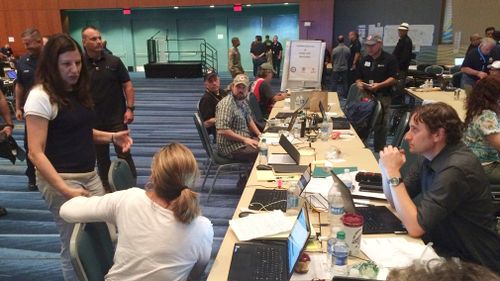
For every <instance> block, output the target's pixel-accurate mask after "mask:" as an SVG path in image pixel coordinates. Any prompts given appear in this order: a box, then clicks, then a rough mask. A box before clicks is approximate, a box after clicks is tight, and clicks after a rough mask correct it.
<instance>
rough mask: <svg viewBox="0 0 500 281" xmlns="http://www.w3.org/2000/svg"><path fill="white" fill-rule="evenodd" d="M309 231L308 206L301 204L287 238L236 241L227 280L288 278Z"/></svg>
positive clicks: (286, 280)
mask: <svg viewBox="0 0 500 281" xmlns="http://www.w3.org/2000/svg"><path fill="white" fill-rule="evenodd" d="M310 233H311V229H310V227H309V218H308V214H307V209H306V208H302V209H301V210H300V212H299V215H298V216H297V220H296V221H295V224H294V225H293V227H292V230H291V231H290V234H289V235H288V238H287V240H286V241H279V240H278V241H272V240H268V241H254V242H240V243H236V244H235V245H234V248H233V256H232V260H231V267H230V268H229V276H228V279H227V280H229V281H253V280H276V281H288V280H290V278H291V277H292V274H293V269H294V267H295V265H296V264H297V261H298V260H299V257H300V255H301V253H302V251H303V250H304V248H305V246H306V244H307V239H308V238H309V235H310Z"/></svg>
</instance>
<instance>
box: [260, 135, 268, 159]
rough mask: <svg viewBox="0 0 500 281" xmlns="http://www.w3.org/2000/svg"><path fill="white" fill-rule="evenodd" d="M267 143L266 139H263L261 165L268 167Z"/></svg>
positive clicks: (261, 143)
mask: <svg viewBox="0 0 500 281" xmlns="http://www.w3.org/2000/svg"><path fill="white" fill-rule="evenodd" d="M267 150H268V147H267V143H266V139H262V140H261V142H260V145H259V164H261V165H267Z"/></svg>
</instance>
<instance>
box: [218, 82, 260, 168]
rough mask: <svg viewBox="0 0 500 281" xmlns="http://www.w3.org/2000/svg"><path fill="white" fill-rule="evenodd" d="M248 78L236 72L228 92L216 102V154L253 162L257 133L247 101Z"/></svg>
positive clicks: (258, 133)
mask: <svg viewBox="0 0 500 281" xmlns="http://www.w3.org/2000/svg"><path fill="white" fill-rule="evenodd" d="M249 85H250V81H249V80H248V77H247V76H246V75H245V74H239V75H237V76H236V77H235V78H234V80H233V83H232V85H231V94H230V95H227V96H226V97H225V98H223V99H222V100H221V101H220V102H219V103H218V104H217V110H216V113H215V127H216V128H217V147H218V151H219V153H221V154H222V155H223V156H225V157H227V158H231V159H237V160H242V161H246V162H254V161H255V158H256V157H257V154H258V152H259V151H258V147H257V146H258V144H259V141H258V140H257V138H255V137H254V136H256V137H259V136H260V135H261V132H260V131H259V129H258V128H257V126H256V125H255V122H254V121H253V116H252V110H251V109H250V106H249V105H248V102H247V96H248V87H249Z"/></svg>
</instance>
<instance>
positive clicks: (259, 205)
mask: <svg viewBox="0 0 500 281" xmlns="http://www.w3.org/2000/svg"><path fill="white" fill-rule="evenodd" d="M286 199H287V198H286V190H282V189H256V190H255V193H254V194H253V197H252V201H250V205H249V206H248V208H249V209H251V210H257V211H266V210H267V211H272V210H281V211H283V212H286Z"/></svg>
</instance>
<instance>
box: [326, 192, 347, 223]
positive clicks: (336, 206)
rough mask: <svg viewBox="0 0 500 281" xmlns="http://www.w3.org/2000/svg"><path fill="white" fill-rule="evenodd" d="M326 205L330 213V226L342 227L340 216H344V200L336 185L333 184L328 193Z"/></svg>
mask: <svg viewBox="0 0 500 281" xmlns="http://www.w3.org/2000/svg"><path fill="white" fill-rule="evenodd" d="M328 204H329V205H330V206H329V209H330V213H329V217H330V226H331V227H335V226H337V227H342V225H343V224H342V220H341V218H342V216H343V215H344V200H343V199H342V194H341V193H340V192H339V191H338V189H337V184H336V183H334V184H333V185H332V187H331V188H330V191H329V192H328Z"/></svg>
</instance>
